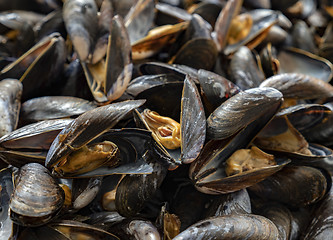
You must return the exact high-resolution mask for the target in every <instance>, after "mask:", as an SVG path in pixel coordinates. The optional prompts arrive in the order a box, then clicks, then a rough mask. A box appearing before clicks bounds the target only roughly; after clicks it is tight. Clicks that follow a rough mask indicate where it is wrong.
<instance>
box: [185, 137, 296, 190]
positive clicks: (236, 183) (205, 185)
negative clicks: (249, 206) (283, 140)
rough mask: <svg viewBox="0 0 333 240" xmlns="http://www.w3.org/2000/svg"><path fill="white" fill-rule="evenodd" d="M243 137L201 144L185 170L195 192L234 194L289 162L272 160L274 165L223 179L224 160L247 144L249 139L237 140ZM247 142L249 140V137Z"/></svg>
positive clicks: (224, 175) (277, 159)
mask: <svg viewBox="0 0 333 240" xmlns="http://www.w3.org/2000/svg"><path fill="white" fill-rule="evenodd" d="M244 136H246V132H243V133H242V131H241V132H240V134H239V135H237V136H236V137H233V138H231V139H228V140H224V141H223V140H211V141H209V142H208V143H207V144H206V145H205V147H204V148H203V150H202V151H201V153H200V155H199V157H198V158H197V160H196V161H195V162H193V163H192V165H191V167H190V171H189V174H190V178H191V179H192V181H193V183H194V185H195V187H196V188H197V189H198V190H199V191H201V192H203V193H207V194H214V195H216V194H225V193H230V192H235V191H238V190H241V189H244V188H247V187H249V186H251V185H253V184H256V183H257V182H260V181H262V180H264V179H265V178H267V177H269V176H270V175H272V174H274V173H275V172H277V171H279V170H281V169H282V168H283V167H284V166H285V165H286V164H288V163H289V162H290V160H288V159H286V158H275V161H276V165H272V166H267V167H264V168H259V169H253V170H250V171H244V172H242V173H239V174H235V175H231V176H227V174H226V172H225V165H226V163H225V161H226V160H227V159H228V158H229V157H230V156H231V155H232V153H233V152H234V151H236V150H237V149H240V148H242V147H245V146H246V145H247V144H248V142H249V141H250V140H246V141H247V142H246V141H244V140H241V139H240V137H243V138H244ZM249 139H251V137H250V136H249ZM244 143H245V146H244ZM242 144H243V146H242ZM212 153H213V154H212Z"/></svg>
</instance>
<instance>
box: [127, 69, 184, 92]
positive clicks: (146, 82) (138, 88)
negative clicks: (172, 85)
mask: <svg viewBox="0 0 333 240" xmlns="http://www.w3.org/2000/svg"><path fill="white" fill-rule="evenodd" d="M183 80H184V78H183V77H179V76H177V75H172V74H156V75H142V76H139V77H137V78H135V79H133V80H132V81H131V82H130V83H129V85H128V87H127V89H126V91H125V95H128V96H129V97H132V98H134V97H136V96H137V95H138V94H139V93H141V92H143V91H144V90H146V89H148V88H151V87H154V86H157V85H163V84H165V83H168V82H182V81H183Z"/></svg>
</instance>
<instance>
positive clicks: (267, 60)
mask: <svg viewBox="0 0 333 240" xmlns="http://www.w3.org/2000/svg"><path fill="white" fill-rule="evenodd" d="M260 62H261V67H262V69H263V71H264V73H265V76H266V77H271V76H273V75H275V74H277V72H278V70H279V67H280V63H279V61H278V60H277V51H276V48H275V47H274V46H272V44H271V43H268V44H267V46H266V47H265V48H263V49H262V50H261V52H260Z"/></svg>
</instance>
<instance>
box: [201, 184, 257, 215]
mask: <svg viewBox="0 0 333 240" xmlns="http://www.w3.org/2000/svg"><path fill="white" fill-rule="evenodd" d="M247 213H252V210H251V201H250V196H249V194H248V192H247V190H246V189H242V190H239V191H237V192H232V193H228V194H222V195H219V196H216V197H214V198H213V199H212V200H211V203H210V205H209V207H208V209H207V210H206V211H205V214H204V216H205V218H207V217H218V216H224V215H230V214H247Z"/></svg>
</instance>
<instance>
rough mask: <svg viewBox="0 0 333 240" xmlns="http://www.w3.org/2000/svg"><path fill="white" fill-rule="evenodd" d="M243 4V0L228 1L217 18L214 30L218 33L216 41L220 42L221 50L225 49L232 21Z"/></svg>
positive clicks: (219, 47)
mask: <svg viewBox="0 0 333 240" xmlns="http://www.w3.org/2000/svg"><path fill="white" fill-rule="evenodd" d="M241 6H242V1H240V0H233V1H228V2H227V4H226V5H225V6H224V7H223V8H222V10H221V12H220V13H219V15H218V17H217V19H216V22H215V26H214V32H215V34H216V42H217V43H218V49H219V51H220V50H221V49H224V48H225V46H226V44H227V36H228V33H229V32H230V26H231V22H232V20H233V19H234V18H235V16H237V15H238V14H239V12H240V9H241Z"/></svg>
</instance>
